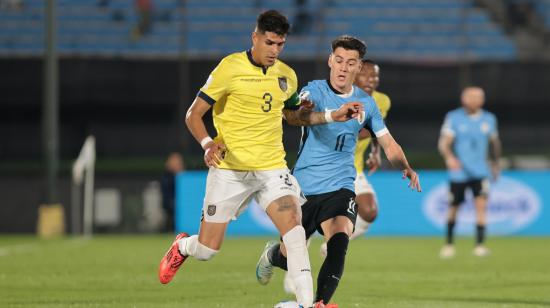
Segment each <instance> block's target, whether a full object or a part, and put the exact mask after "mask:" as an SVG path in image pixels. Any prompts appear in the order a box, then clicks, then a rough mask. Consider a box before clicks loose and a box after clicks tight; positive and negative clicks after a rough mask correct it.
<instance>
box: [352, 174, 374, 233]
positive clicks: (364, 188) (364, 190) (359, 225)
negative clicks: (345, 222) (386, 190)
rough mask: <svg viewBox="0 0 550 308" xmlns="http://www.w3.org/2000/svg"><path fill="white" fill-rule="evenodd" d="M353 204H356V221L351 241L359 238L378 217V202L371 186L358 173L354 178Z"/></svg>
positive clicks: (365, 178)
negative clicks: (354, 195)
mask: <svg viewBox="0 0 550 308" xmlns="http://www.w3.org/2000/svg"><path fill="white" fill-rule="evenodd" d="M355 194H356V195H357V196H356V197H355V202H356V203H357V214H358V215H357V221H356V222H355V230H354V231H353V234H352V235H351V239H354V238H357V237H358V236H361V235H362V234H363V233H365V232H367V230H368V228H369V225H370V224H371V223H373V222H374V220H375V219H376V216H378V200H377V198H376V193H375V192H374V189H373V188H372V185H371V184H370V183H369V181H368V180H367V177H366V176H365V175H364V174H362V173H360V174H358V175H357V177H356V178H355Z"/></svg>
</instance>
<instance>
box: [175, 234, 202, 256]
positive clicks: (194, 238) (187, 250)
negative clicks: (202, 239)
mask: <svg viewBox="0 0 550 308" xmlns="http://www.w3.org/2000/svg"><path fill="white" fill-rule="evenodd" d="M198 242H199V236H198V235H196V234H195V235H191V236H189V237H184V238H182V239H181V240H179V241H178V249H179V251H180V253H181V254H182V255H184V256H192V255H193V254H194V253H195V251H197V244H198Z"/></svg>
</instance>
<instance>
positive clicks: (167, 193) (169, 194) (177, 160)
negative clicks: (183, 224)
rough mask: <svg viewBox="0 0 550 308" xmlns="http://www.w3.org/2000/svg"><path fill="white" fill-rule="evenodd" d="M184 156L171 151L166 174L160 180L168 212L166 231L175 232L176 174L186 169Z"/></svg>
mask: <svg viewBox="0 0 550 308" xmlns="http://www.w3.org/2000/svg"><path fill="white" fill-rule="evenodd" d="M184 168H185V167H184V163H183V158H182V156H181V155H180V154H179V153H175V152H174V153H170V155H168V158H167V159H166V163H165V165H164V174H163V175H162V179H161V181H160V185H161V190H162V208H163V210H164V213H165V214H166V225H165V229H164V231H167V232H174V230H175V224H174V210H175V204H176V175H177V174H178V173H180V172H182V171H183V170H184Z"/></svg>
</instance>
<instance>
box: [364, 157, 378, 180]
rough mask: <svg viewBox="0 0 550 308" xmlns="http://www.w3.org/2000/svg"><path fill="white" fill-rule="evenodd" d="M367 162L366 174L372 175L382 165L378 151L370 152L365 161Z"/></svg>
mask: <svg viewBox="0 0 550 308" xmlns="http://www.w3.org/2000/svg"><path fill="white" fill-rule="evenodd" d="M365 163H366V164H367V168H369V173H368V175H369V176H370V175H372V174H373V173H375V172H376V170H378V168H380V166H381V165H382V158H381V157H380V153H370V154H369V158H368V159H367V161H366V162H365Z"/></svg>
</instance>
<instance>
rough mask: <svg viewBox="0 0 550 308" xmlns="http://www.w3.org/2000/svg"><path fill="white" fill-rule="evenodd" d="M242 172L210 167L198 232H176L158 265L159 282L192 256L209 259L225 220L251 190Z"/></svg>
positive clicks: (220, 240)
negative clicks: (174, 238) (190, 233)
mask: <svg viewBox="0 0 550 308" xmlns="http://www.w3.org/2000/svg"><path fill="white" fill-rule="evenodd" d="M243 176H244V172H236V171H232V170H222V169H217V168H211V169H210V170H209V172H208V177H207V181H206V195H205V199H204V204H203V209H202V220H201V225H200V230H199V234H198V235H192V236H189V235H188V234H187V233H180V234H178V236H176V240H175V241H174V242H173V243H172V245H171V247H170V249H169V250H168V252H167V253H166V254H165V256H164V257H163V258H162V260H161V262H160V266H159V279H160V281H161V282H162V283H168V282H170V281H171V280H172V278H173V277H174V275H175V274H176V272H177V270H178V269H179V268H180V266H181V265H182V264H183V262H184V261H185V260H186V259H187V257H189V256H192V257H194V258H195V259H197V260H200V261H208V260H210V259H212V258H213V257H214V256H215V255H216V254H217V253H218V251H219V249H220V247H221V245H222V243H223V240H224V236H225V230H226V228H227V225H228V223H229V221H230V220H231V219H232V218H234V217H236V216H237V215H238V213H239V209H240V207H241V206H243V205H245V204H247V201H248V200H250V195H251V194H252V192H251V189H250V188H249V187H247V186H246V185H245V183H244V181H243Z"/></svg>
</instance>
